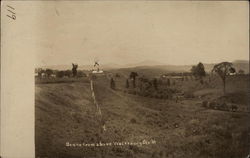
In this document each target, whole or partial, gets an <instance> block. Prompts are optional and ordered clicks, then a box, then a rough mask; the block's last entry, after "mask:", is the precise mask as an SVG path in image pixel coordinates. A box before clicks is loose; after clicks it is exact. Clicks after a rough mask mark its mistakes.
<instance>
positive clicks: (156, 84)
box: [153, 78, 158, 90]
mask: <svg viewBox="0 0 250 158" xmlns="http://www.w3.org/2000/svg"><path fill="white" fill-rule="evenodd" d="M153 85H154V88H155V90H158V82H157V79H156V78H154V80H153Z"/></svg>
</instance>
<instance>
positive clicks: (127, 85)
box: [126, 79, 129, 88]
mask: <svg viewBox="0 0 250 158" xmlns="http://www.w3.org/2000/svg"><path fill="white" fill-rule="evenodd" d="M126 88H129V81H128V79H127V80H126Z"/></svg>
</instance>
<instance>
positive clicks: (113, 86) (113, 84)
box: [110, 78, 115, 89]
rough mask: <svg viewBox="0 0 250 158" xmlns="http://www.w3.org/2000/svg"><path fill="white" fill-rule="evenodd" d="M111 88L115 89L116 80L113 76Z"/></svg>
mask: <svg viewBox="0 0 250 158" xmlns="http://www.w3.org/2000/svg"><path fill="white" fill-rule="evenodd" d="M110 88H111V89H115V81H114V79H113V78H111V80H110Z"/></svg>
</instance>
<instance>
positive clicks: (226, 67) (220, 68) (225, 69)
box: [212, 62, 235, 94]
mask: <svg viewBox="0 0 250 158" xmlns="http://www.w3.org/2000/svg"><path fill="white" fill-rule="evenodd" d="M213 72H216V73H217V74H218V75H219V76H220V78H221V79H222V82H223V93H224V94H225V93H226V76H228V75H229V74H230V73H235V68H233V64H232V63H230V62H221V63H219V64H216V65H214V68H213V70H212V73H213Z"/></svg>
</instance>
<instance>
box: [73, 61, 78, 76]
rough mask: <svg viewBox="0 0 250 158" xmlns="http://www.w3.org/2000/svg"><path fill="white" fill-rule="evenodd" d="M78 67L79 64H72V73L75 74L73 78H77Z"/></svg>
mask: <svg viewBox="0 0 250 158" xmlns="http://www.w3.org/2000/svg"><path fill="white" fill-rule="evenodd" d="M77 67H78V65H77V64H73V63H72V73H73V77H76V75H77Z"/></svg>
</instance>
